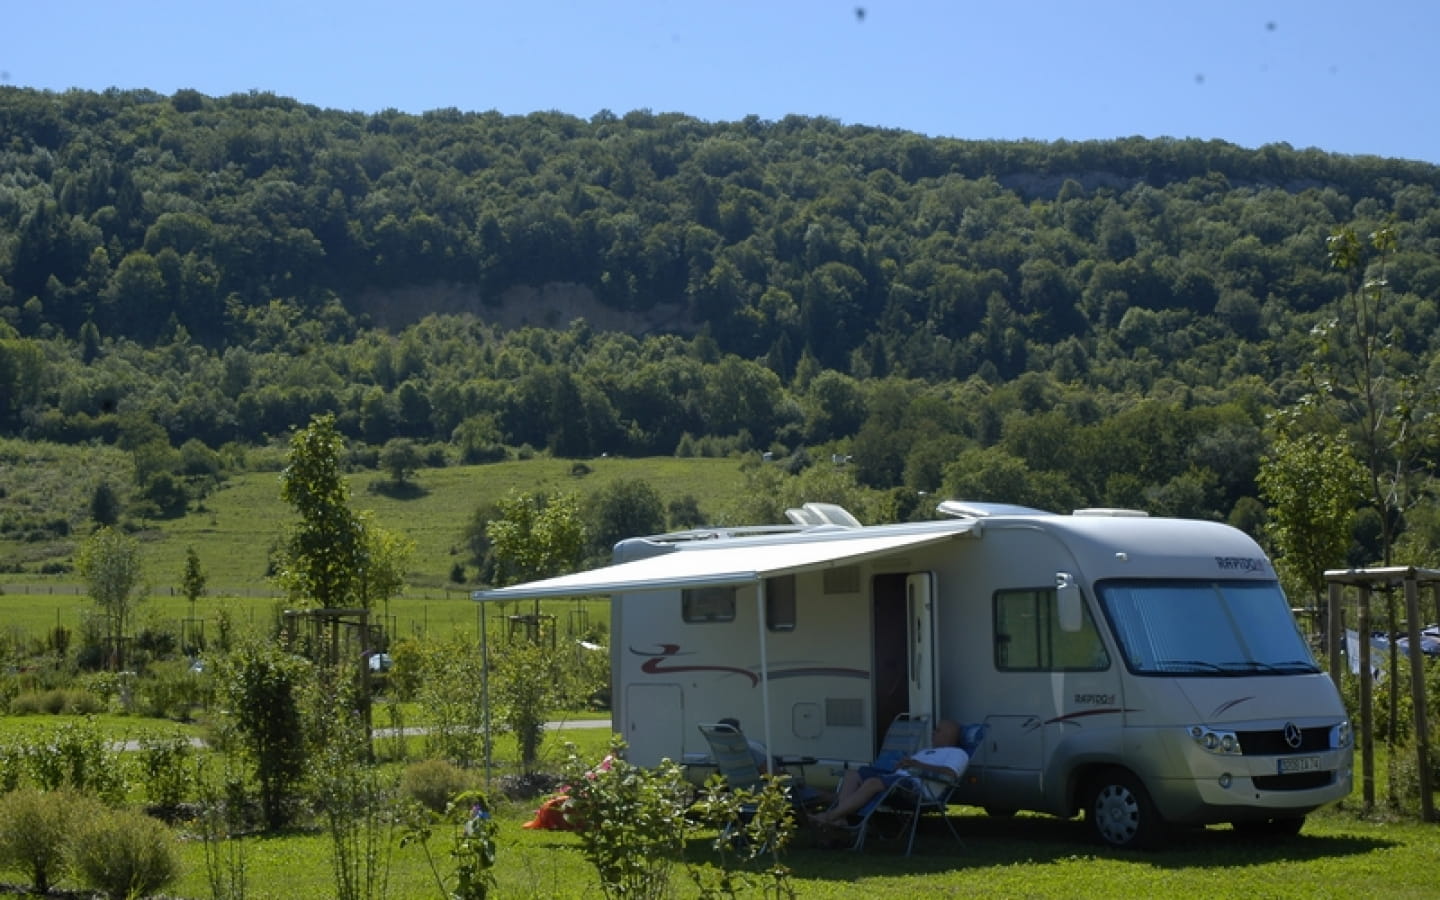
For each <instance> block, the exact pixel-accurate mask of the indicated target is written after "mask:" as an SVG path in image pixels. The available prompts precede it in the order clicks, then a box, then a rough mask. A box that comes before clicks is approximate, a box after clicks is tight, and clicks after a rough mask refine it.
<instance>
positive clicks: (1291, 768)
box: [1279, 756, 1320, 775]
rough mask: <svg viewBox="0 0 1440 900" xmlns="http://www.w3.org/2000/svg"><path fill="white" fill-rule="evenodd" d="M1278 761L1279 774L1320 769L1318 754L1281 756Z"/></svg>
mask: <svg viewBox="0 0 1440 900" xmlns="http://www.w3.org/2000/svg"><path fill="white" fill-rule="evenodd" d="M1279 763H1280V774H1281V775H1293V774H1295V773H1296V772H1318V771H1320V757H1318V756H1283V757H1281V758H1280V760H1279Z"/></svg>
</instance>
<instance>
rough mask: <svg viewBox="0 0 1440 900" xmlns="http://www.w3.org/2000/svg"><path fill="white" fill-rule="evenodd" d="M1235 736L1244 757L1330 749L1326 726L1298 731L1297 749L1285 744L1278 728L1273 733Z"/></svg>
mask: <svg viewBox="0 0 1440 900" xmlns="http://www.w3.org/2000/svg"><path fill="white" fill-rule="evenodd" d="M1235 736H1236V737H1237V738H1239V739H1240V752H1241V753H1243V754H1245V755H1246V756H1288V755H1289V754H1291V753H1315V752H1317V751H1320V750H1329V749H1330V727H1329V726H1328V725H1322V726H1320V727H1319V728H1302V729H1300V746H1298V747H1292V746H1290V745H1289V744H1287V743H1285V732H1284V731H1282V730H1280V729H1278V728H1277V729H1275V730H1274V731H1237V732H1236V733H1235Z"/></svg>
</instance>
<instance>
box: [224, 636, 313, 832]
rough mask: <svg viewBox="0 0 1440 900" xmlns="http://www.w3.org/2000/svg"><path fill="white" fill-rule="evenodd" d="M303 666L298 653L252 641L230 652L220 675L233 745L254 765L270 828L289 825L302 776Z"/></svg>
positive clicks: (306, 670) (305, 668) (305, 673)
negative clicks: (233, 737)
mask: <svg viewBox="0 0 1440 900" xmlns="http://www.w3.org/2000/svg"><path fill="white" fill-rule="evenodd" d="M309 668H310V667H309V665H308V664H307V663H306V662H305V661H304V660H302V659H300V658H298V657H295V656H291V655H289V654H286V653H282V652H281V651H279V650H278V649H275V648H273V647H269V646H266V645H264V644H259V643H256V644H251V645H249V646H247V647H244V648H241V649H240V650H237V651H236V652H235V653H234V654H232V655H231V656H230V657H229V658H228V659H227V660H226V664H225V665H224V667H223V669H224V672H223V674H222V676H221V678H220V684H221V687H222V690H223V691H224V693H225V700H226V706H227V708H228V709H229V710H230V716H231V717H232V719H231V723H232V726H233V729H234V732H235V735H236V737H237V741H236V743H237V744H238V746H239V747H240V748H242V749H243V750H244V751H245V752H246V753H247V754H248V757H249V759H250V761H251V763H252V764H253V765H254V767H255V778H256V781H257V782H258V783H259V786H260V805H261V808H262V810H263V811H264V817H265V825H266V827H267V828H270V829H272V830H274V829H279V828H282V827H284V826H285V825H287V824H289V821H290V818H291V815H292V813H293V806H294V801H295V800H296V799H297V797H296V788H297V787H298V786H299V784H300V782H301V780H302V779H303V778H304V775H305V734H304V730H303V728H302V727H301V715H300V692H301V685H302V684H303V683H304V682H305V680H306V679H307V677H308V676H309Z"/></svg>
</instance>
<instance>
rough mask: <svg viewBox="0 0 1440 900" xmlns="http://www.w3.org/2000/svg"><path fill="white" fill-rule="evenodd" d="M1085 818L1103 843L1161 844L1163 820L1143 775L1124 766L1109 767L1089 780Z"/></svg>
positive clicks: (1133, 847)
mask: <svg viewBox="0 0 1440 900" xmlns="http://www.w3.org/2000/svg"><path fill="white" fill-rule="evenodd" d="M1087 797H1088V799H1087V800H1086V803H1085V821H1086V824H1088V825H1089V827H1090V832H1091V834H1093V835H1094V836H1095V838H1096V839H1097V840H1099V841H1100V843H1102V844H1105V845H1106V846H1110V847H1114V848H1116V849H1119V850H1144V849H1148V848H1151V847H1154V846H1156V845H1158V844H1159V843H1160V842H1161V838H1162V836H1163V823H1162V822H1161V821H1160V814H1159V813H1157V812H1156V811H1155V804H1154V803H1152V802H1151V801H1150V794H1149V793H1148V792H1147V791H1146V790H1145V786H1144V785H1143V784H1141V783H1140V779H1138V778H1136V777H1135V776H1134V775H1132V774H1130V773H1129V772H1127V771H1125V770H1124V769H1107V770H1105V771H1104V772H1102V773H1100V775H1099V776H1098V777H1096V778H1095V779H1094V780H1093V781H1091V782H1090V790H1089V793H1088V795H1087Z"/></svg>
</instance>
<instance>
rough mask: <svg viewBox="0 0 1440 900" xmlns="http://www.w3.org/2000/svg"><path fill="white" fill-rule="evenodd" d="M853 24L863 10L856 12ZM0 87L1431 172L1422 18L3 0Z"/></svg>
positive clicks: (1317, 3)
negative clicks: (1393, 164) (849, 127)
mask: <svg viewBox="0 0 1440 900" xmlns="http://www.w3.org/2000/svg"><path fill="white" fill-rule="evenodd" d="M861 8H863V10H864V13H863V16H862V15H860V14H859V13H858V12H857V10H858V9H861ZM0 22H3V23H4V24H3V28H0V83H3V84H9V85H17V86H28V87H37V88H48V89H51V90H64V89H66V88H70V87H79V88H87V89H93V90H101V89H104V88H106V87H112V86H114V87H122V88H149V89H152V90H155V91H159V92H161V93H165V94H169V93H173V92H174V91H175V90H177V89H180V88H195V89H197V90H200V91H202V92H203V93H206V94H211V95H223V94H230V93H235V92H243V91H248V90H252V89H253V90H265V91H272V92H274V93H276V94H280V95H283V96H287V97H294V98H295V99H297V100H300V101H302V102H304V103H310V104H314V105H316V106H321V107H329V108H338V109H345V110H362V111H375V110H381V109H386V108H395V109H400V110H403V111H406V112H417V113H418V112H423V111H425V110H429V109H437V108H443V107H456V108H458V109H462V110H467V111H481V110H490V109H495V110H499V111H500V112H503V113H517V114H523V113H528V112H533V111H535V110H551V109H554V110H560V111H562V112H567V113H571V114H574V115H577V116H581V117H584V118H589V117H590V116H592V115H594V114H595V113H596V112H598V111H600V110H603V109H608V110H610V111H611V112H614V113H617V114H623V113H625V112H627V111H629V110H632V109H649V110H651V111H654V112H682V113H687V114H689V115H693V116H696V117H697V118H701V119H705V120H707V121H720V120H733V119H739V118H743V117H744V116H746V115H752V114H753V115H757V116H759V117H760V118H762V119H779V118H782V117H783V116H785V115H787V114H791V113H796V114H801V115H821V116H829V117H831V118H835V119H838V120H840V121H841V122H843V123H845V124H865V125H875V126H881V127H890V128H903V129H908V130H912V131H918V132H921V133H923V134H928V135H936V136H950V137H960V138H976V139H987V138H995V139H1018V138H1035V139H1041V140H1056V139H1061V138H1064V139H1068V140H1086V139H1092V138H1116V137H1128V136H1131V135H1139V136H1143V137H1160V136H1169V137H1177V138H1186V137H1197V138H1206V139H1208V138H1219V139H1222V140H1226V141H1230V142H1233V143H1236V144H1239V145H1241V146H1245V147H1258V146H1260V145H1262V144H1266V143H1273V142H1280V141H1283V142H1286V143H1289V144H1290V145H1292V146H1293V147H1296V148H1297V149H1298V148H1305V147H1318V148H1320V149H1322V150H1327V151H1332V152H1337V153H1347V154H1361V153H1368V154H1377V155H1381V156H1392V157H1401V158H1407V159H1419V160H1425V161H1429V162H1435V163H1440V116H1437V109H1436V107H1437V93H1436V91H1437V85H1440V77H1437V76H1440V46H1437V39H1440V2H1435V0H1389V2H1387V0H1371V2H1369V3H1357V2H1354V0H1348V2H1342V0H1310V2H1298V0H1250V2H1241V0H1204V2H1199V0H1196V2H1177V0H1091V2H1078V0H1077V2H1059V0H1032V2H1024V0H1010V2H1005V0H984V2H981V0H951V2H942V0H845V2H839V0H770V2H758V0H729V2H712V0H611V2H603V3H602V2H588V0H511V2H504V3H499V2H492V0H411V2H408V3H382V2H369V0H349V2H344V3H341V2H336V0H291V2H276V0H250V2H247V3H244V4H231V3H209V2H204V0H184V2H178V0H140V2H139V3H133V4H122V3H114V2H110V3H101V2H97V0H85V2H82V0H45V2H35V0H27V2H20V0H4V2H3V3H0Z"/></svg>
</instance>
